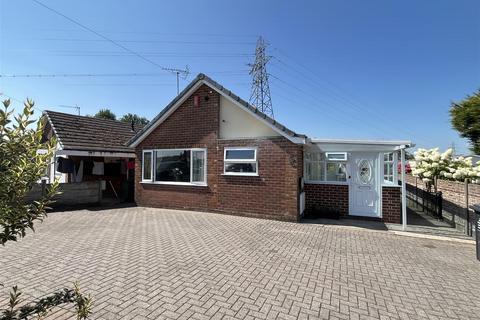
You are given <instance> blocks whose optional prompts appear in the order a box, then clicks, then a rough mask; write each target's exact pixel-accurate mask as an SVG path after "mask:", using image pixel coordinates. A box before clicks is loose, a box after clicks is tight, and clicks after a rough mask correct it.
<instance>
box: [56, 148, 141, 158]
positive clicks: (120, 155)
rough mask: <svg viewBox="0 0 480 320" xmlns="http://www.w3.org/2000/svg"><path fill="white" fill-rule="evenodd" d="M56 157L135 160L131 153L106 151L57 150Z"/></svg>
mask: <svg viewBox="0 0 480 320" xmlns="http://www.w3.org/2000/svg"><path fill="white" fill-rule="evenodd" d="M55 154H56V155H57V156H62V155H63V156H79V157H106V158H135V157H136V155H135V153H133V152H108V151H85V150H58V151H57V152H55Z"/></svg>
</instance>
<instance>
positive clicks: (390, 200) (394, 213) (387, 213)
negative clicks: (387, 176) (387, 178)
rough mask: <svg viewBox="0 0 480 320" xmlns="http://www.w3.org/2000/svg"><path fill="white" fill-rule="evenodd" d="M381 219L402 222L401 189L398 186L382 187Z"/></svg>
mask: <svg viewBox="0 0 480 320" xmlns="http://www.w3.org/2000/svg"><path fill="white" fill-rule="evenodd" d="M382 217H383V218H382V220H383V221H384V222H389V223H401V222H402V190H401V188H399V187H386V186H383V187H382Z"/></svg>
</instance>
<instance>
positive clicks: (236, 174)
mask: <svg viewBox="0 0 480 320" xmlns="http://www.w3.org/2000/svg"><path fill="white" fill-rule="evenodd" d="M222 176H233V177H259V174H258V173H241V172H238V173H222Z"/></svg>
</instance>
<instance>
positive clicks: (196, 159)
mask: <svg viewBox="0 0 480 320" xmlns="http://www.w3.org/2000/svg"><path fill="white" fill-rule="evenodd" d="M192 158H193V159H192V175H193V177H192V182H205V151H192Z"/></svg>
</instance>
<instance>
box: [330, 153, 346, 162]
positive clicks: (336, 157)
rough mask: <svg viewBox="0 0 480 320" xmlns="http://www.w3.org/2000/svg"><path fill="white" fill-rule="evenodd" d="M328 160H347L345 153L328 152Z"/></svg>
mask: <svg viewBox="0 0 480 320" xmlns="http://www.w3.org/2000/svg"><path fill="white" fill-rule="evenodd" d="M328 160H346V155H345V154H344V153H328Z"/></svg>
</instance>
